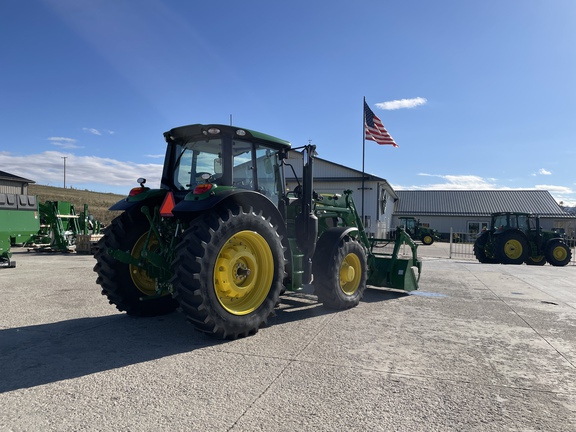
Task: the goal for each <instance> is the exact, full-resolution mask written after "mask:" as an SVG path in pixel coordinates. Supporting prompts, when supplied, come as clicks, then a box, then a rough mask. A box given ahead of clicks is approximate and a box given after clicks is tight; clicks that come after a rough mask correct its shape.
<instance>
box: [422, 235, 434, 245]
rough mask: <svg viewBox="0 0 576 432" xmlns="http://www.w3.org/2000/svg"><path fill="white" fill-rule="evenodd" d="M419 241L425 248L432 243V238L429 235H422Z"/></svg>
mask: <svg viewBox="0 0 576 432" xmlns="http://www.w3.org/2000/svg"><path fill="white" fill-rule="evenodd" d="M421 240H422V243H423V244H425V245H426V246H430V245H431V244H432V243H434V237H432V236H431V235H430V234H424V235H423V236H422V238H421Z"/></svg>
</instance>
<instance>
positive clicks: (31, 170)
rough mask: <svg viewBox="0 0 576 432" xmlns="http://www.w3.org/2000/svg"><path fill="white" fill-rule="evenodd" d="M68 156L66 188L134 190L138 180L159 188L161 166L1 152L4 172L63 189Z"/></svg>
mask: <svg viewBox="0 0 576 432" xmlns="http://www.w3.org/2000/svg"><path fill="white" fill-rule="evenodd" d="M63 157H66V185H67V186H73V187H77V188H82V189H84V188H88V189H89V190H95V191H102V192H108V191H110V189H112V187H115V186H122V187H128V188H129V187H132V186H135V185H136V179H137V178H138V177H144V178H146V180H147V183H146V184H147V185H150V187H159V186H160V178H161V176H162V165H161V164H152V163H150V164H139V163H134V162H122V161H118V160H115V159H107V158H100V157H96V156H75V155H73V154H71V153H64V152H58V151H46V152H43V153H38V154H32V155H26V156H14V155H12V154H11V153H9V152H0V166H1V167H2V171H6V172H9V173H10V174H15V175H18V176H21V177H25V178H28V179H30V180H33V181H35V182H36V183H38V184H45V185H52V186H62V184H63V177H64V161H63V159H62V158H63Z"/></svg>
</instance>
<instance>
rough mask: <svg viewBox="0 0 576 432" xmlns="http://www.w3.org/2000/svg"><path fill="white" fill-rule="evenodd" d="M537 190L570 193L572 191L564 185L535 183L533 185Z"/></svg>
mask: <svg viewBox="0 0 576 432" xmlns="http://www.w3.org/2000/svg"><path fill="white" fill-rule="evenodd" d="M534 187H535V188H536V189H539V190H547V191H549V192H550V193H551V194H572V193H574V191H573V190H572V189H570V188H569V187H566V186H555V185H536V186H534Z"/></svg>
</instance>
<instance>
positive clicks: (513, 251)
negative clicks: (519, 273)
mask: <svg viewBox="0 0 576 432" xmlns="http://www.w3.org/2000/svg"><path fill="white" fill-rule="evenodd" d="M490 227H491V228H490V229H489V230H485V231H484V232H483V233H482V234H480V236H478V238H477V239H476V241H475V242H474V255H475V256H476V259H477V260H478V261H480V262H481V263H501V264H522V263H526V264H528V265H544V264H546V261H548V262H549V263H550V264H551V265H553V266H565V265H566V264H568V263H569V262H570V260H571V259H572V251H571V250H570V247H568V245H567V244H566V242H565V241H564V239H563V238H562V237H561V236H560V235H559V234H558V233H556V232H553V231H543V230H542V229H541V228H540V218H539V217H538V216H535V215H532V214H528V213H514V212H500V213H493V214H492V217H491V222H490Z"/></svg>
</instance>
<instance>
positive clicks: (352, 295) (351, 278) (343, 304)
mask: <svg viewBox="0 0 576 432" xmlns="http://www.w3.org/2000/svg"><path fill="white" fill-rule="evenodd" d="M367 267H368V266H367V263H366V252H365V251H364V249H363V248H362V246H360V244H359V243H358V242H357V241H355V240H353V239H352V238H350V237H348V236H345V237H344V238H343V239H342V240H340V242H339V243H338V245H337V246H336V250H335V253H334V254H333V255H332V256H320V257H318V258H317V259H316V260H315V261H314V263H313V274H314V291H315V293H316V295H317V296H318V301H319V302H321V303H323V304H324V306H326V307H328V308H330V309H338V310H341V309H349V308H352V307H354V306H357V305H358V303H360V300H361V299H362V296H363V295H364V291H365V290H366V279H367V276H368V272H367Z"/></svg>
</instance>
